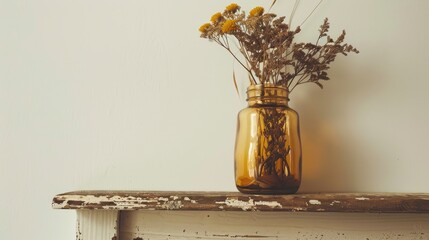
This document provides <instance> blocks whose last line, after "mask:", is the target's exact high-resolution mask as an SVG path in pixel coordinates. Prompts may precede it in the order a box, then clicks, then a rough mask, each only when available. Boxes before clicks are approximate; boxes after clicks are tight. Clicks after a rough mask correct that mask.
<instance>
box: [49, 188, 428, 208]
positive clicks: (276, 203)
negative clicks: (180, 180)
mask: <svg viewBox="0 0 429 240" xmlns="http://www.w3.org/2000/svg"><path fill="white" fill-rule="evenodd" d="M52 207H53V208H54V209H78V210H83V209H102V210H121V211H122V210H181V211H267V212H365V213H429V193H311V194H293V195H246V194H241V193H238V192H178V191H173V192H167V191H158V192H154V191H76V192H68V193H63V194H59V195H57V196H55V197H54V199H53V201H52Z"/></svg>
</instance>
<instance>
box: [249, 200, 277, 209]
mask: <svg viewBox="0 0 429 240" xmlns="http://www.w3.org/2000/svg"><path fill="white" fill-rule="evenodd" d="M255 205H257V206H267V207H271V208H276V207H278V208H282V207H283V206H282V205H281V204H280V203H279V202H277V201H272V202H269V201H257V202H255Z"/></svg>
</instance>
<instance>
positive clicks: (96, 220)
mask: <svg viewBox="0 0 429 240" xmlns="http://www.w3.org/2000/svg"><path fill="white" fill-rule="evenodd" d="M118 227H119V211H115V210H109V211H90V210H86V209H85V210H77V221H76V240H117V239H118Z"/></svg>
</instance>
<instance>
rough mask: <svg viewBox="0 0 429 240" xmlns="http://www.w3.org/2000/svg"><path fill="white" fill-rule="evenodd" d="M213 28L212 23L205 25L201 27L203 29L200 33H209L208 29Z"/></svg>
mask: <svg viewBox="0 0 429 240" xmlns="http://www.w3.org/2000/svg"><path fill="white" fill-rule="evenodd" d="M210 26H211V24H210V23H204V24H203V25H201V27H200V28H199V29H198V30H200V32H202V33H205V32H207V29H208V28H209V27H210Z"/></svg>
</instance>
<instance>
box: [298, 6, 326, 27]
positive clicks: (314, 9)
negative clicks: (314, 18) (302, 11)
mask: <svg viewBox="0 0 429 240" xmlns="http://www.w3.org/2000/svg"><path fill="white" fill-rule="evenodd" d="M322 2H323V0H320V1H319V3H318V4H317V5H316V7H314V8H313V11H311V12H310V14H308V16H307V17H306V18H305V19H304V21H302V23H301V24H300V25H299V26H302V25H303V24H304V23H305V22H306V21H307V19H309V18H310V16H311V15H312V14H313V13H314V11H316V9H317V8H318V7H319V5H320V4H321V3H322Z"/></svg>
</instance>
